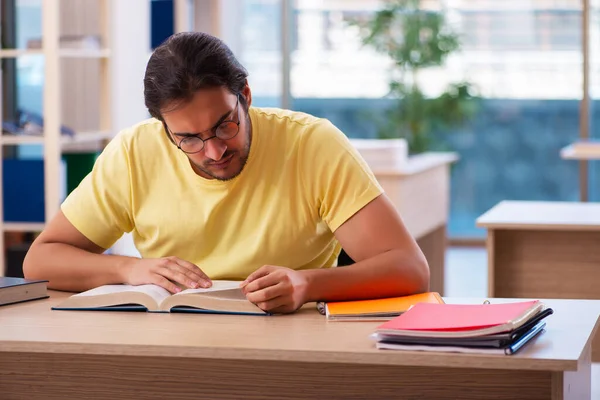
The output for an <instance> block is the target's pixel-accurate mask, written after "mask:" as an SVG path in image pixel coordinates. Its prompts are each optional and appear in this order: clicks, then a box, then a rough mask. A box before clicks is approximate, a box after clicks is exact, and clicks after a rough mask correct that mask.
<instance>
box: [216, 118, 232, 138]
mask: <svg viewBox="0 0 600 400" xmlns="http://www.w3.org/2000/svg"><path fill="white" fill-rule="evenodd" d="M237 133H238V124H236V123H235V122H223V123H222V124H221V125H219V127H218V128H217V132H216V133H215V134H216V135H217V137H218V138H219V139H222V140H227V139H231V138H233V137H234V136H235V135H237Z"/></svg>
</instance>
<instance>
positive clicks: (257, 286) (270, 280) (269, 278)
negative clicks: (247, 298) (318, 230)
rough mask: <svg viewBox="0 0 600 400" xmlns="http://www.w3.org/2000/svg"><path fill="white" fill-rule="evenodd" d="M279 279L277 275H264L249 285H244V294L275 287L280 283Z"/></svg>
mask: <svg viewBox="0 0 600 400" xmlns="http://www.w3.org/2000/svg"><path fill="white" fill-rule="evenodd" d="M280 279H281V278H280V277H279V274H276V273H270V274H268V275H264V276H262V277H260V278H258V279H256V280H254V281H252V282H250V283H248V284H247V285H246V287H245V288H244V292H246V293H252V292H256V291H258V290H261V289H264V288H267V287H269V286H274V285H277V284H278V283H279V281H280Z"/></svg>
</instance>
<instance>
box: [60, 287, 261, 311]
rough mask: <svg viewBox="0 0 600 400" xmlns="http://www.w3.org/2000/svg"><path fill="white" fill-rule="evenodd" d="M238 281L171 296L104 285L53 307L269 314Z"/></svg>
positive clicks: (149, 289) (153, 289) (150, 289)
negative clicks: (249, 299)
mask: <svg viewBox="0 0 600 400" xmlns="http://www.w3.org/2000/svg"><path fill="white" fill-rule="evenodd" d="M240 283H241V282H238V281H218V280H217V281H213V285H212V287H210V288H207V289H186V290H183V291H182V292H180V293H177V294H172V293H170V292H169V291H167V290H165V289H163V288H162V287H160V286H157V285H137V286H133V285H104V286H100V287H97V288H94V289H91V290H88V291H86V292H82V293H78V294H74V295H72V296H70V297H69V298H67V299H66V300H64V301H63V302H61V303H60V304H57V305H56V306H54V307H52V309H53V310H63V311H134V312H136V311H137V312H157V313H175V312H179V313H205V314H237V315H269V313H267V312H265V311H263V310H262V309H260V308H259V307H258V306H256V305H255V304H254V303H251V302H250V301H248V300H247V299H246V296H245V295H244V293H243V292H242V289H241V288H240V287H239V285H240Z"/></svg>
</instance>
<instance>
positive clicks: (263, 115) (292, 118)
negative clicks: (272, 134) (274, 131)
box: [250, 107, 326, 127]
mask: <svg viewBox="0 0 600 400" xmlns="http://www.w3.org/2000/svg"><path fill="white" fill-rule="evenodd" d="M250 110H251V113H252V114H253V116H254V117H255V118H257V119H258V120H259V121H260V122H263V121H264V122H275V123H284V124H289V125H291V126H298V127H310V126H315V125H319V124H321V123H323V122H326V120H325V119H323V118H319V117H316V116H314V115H311V114H308V113H305V112H302V111H293V110H287V109H283V108H276V107H251V108H250Z"/></svg>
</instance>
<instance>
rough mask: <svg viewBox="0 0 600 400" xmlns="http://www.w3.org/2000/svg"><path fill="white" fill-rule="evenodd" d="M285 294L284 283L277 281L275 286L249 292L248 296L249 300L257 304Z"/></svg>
mask: <svg viewBox="0 0 600 400" xmlns="http://www.w3.org/2000/svg"><path fill="white" fill-rule="evenodd" d="M285 294H286V293H285V290H284V289H283V285H281V284H279V283H277V284H275V285H273V286H269V287H266V288H264V289H261V290H257V291H255V292H250V293H247V294H246V298H247V299H248V301H250V302H252V303H254V304H257V303H262V302H265V301H270V300H273V299H276V298H277V297H280V296H283V295H285Z"/></svg>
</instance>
